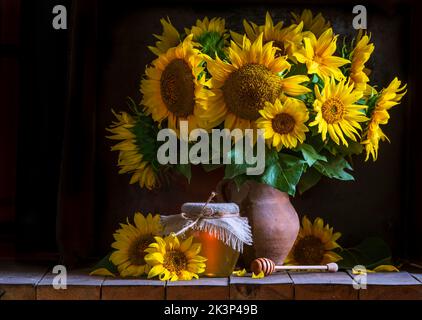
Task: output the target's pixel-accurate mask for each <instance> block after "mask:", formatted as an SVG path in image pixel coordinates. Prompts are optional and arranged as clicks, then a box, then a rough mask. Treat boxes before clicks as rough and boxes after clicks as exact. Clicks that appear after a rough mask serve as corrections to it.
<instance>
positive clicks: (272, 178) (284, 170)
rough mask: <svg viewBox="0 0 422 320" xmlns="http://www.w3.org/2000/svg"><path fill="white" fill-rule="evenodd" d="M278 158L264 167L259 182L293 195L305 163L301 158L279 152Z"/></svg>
mask: <svg viewBox="0 0 422 320" xmlns="http://www.w3.org/2000/svg"><path fill="white" fill-rule="evenodd" d="M279 158H280V159H279V162H275V163H272V164H270V165H268V166H267V167H266V169H265V171H264V173H263V175H262V176H261V178H260V182H262V183H266V184H268V185H270V186H272V187H274V188H276V189H278V190H280V191H283V192H287V193H288V194H290V195H291V196H294V195H295V193H296V185H297V184H298V182H299V180H300V177H301V175H302V173H303V171H304V169H305V166H306V164H305V163H304V161H303V160H301V159H299V158H297V157H295V156H291V155H288V154H279Z"/></svg>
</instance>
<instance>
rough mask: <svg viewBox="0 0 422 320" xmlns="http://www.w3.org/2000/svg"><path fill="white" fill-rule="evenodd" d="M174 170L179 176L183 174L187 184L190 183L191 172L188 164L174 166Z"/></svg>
mask: <svg viewBox="0 0 422 320" xmlns="http://www.w3.org/2000/svg"><path fill="white" fill-rule="evenodd" d="M175 169H176V170H177V171H179V172H180V173H181V174H183V175H184V176H185V177H186V179H188V182H189V183H190V179H191V178H192V171H191V165H190V163H188V164H180V163H179V164H176V165H175Z"/></svg>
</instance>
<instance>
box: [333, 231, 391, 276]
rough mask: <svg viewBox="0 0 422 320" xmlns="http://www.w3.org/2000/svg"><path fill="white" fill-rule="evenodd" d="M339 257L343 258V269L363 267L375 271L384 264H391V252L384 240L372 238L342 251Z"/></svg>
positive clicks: (340, 264)
mask: <svg viewBox="0 0 422 320" xmlns="http://www.w3.org/2000/svg"><path fill="white" fill-rule="evenodd" d="M339 255H340V256H341V257H342V258H343V259H342V260H340V261H339V267H340V268H342V269H351V268H353V267H354V266H356V265H363V266H365V267H366V268H368V269H374V268H376V267H378V266H380V265H383V264H391V263H392V262H391V250H390V248H389V246H388V245H387V244H386V243H385V241H384V240H382V239H381V238H377V237H370V238H367V239H365V240H364V241H362V242H361V243H360V244H359V245H357V246H356V247H353V248H348V249H342V250H341V251H340V252H339Z"/></svg>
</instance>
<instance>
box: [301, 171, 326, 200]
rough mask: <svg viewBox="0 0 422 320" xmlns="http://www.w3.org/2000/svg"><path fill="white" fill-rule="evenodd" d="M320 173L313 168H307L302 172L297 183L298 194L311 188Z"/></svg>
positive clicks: (319, 178)
mask: <svg viewBox="0 0 422 320" xmlns="http://www.w3.org/2000/svg"><path fill="white" fill-rule="evenodd" d="M321 177H322V175H321V173H319V172H318V171H317V170H315V169H314V168H309V169H308V170H306V172H304V173H303V174H302V177H301V178H300V181H299V183H298V184H297V189H298V190H299V193H300V194H303V193H304V192H306V191H308V190H309V189H311V188H312V187H313V186H315V185H316V184H317V183H318V182H319V180H321Z"/></svg>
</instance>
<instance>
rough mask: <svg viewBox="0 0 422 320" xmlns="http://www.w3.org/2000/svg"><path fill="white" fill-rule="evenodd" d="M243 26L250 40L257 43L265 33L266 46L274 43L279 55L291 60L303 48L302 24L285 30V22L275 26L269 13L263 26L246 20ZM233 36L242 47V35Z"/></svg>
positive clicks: (234, 34) (233, 33) (234, 33)
mask: <svg viewBox="0 0 422 320" xmlns="http://www.w3.org/2000/svg"><path fill="white" fill-rule="evenodd" d="M243 26H244V28H245V32H246V35H247V37H248V39H249V40H251V41H255V40H256V39H257V38H258V37H259V35H260V34H261V33H263V41H264V44H265V43H267V42H269V41H273V46H274V47H277V48H278V49H279V52H278V53H277V54H278V55H286V54H287V55H288V56H289V58H293V53H294V52H296V51H297V50H298V49H299V48H301V47H302V28H303V23H302V22H300V23H298V24H292V25H290V26H288V27H286V28H283V22H282V21H280V22H278V23H277V24H276V25H274V22H273V20H272V18H271V15H270V14H269V13H268V12H267V14H266V15H265V24H264V25H263V26H258V25H256V24H255V23H253V22H248V21H246V20H243ZM231 35H232V38H233V39H234V40H235V41H236V42H237V43H238V44H239V45H242V42H243V36H242V35H240V34H238V33H236V32H231Z"/></svg>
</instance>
